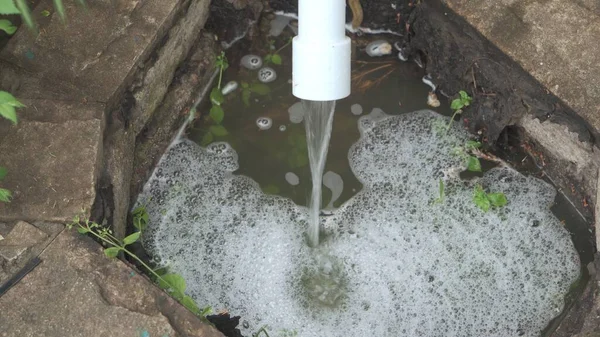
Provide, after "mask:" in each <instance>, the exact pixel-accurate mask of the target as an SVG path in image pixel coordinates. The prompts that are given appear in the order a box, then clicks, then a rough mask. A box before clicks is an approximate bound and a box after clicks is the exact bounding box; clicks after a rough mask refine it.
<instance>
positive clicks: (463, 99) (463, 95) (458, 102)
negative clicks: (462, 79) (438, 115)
mask: <svg viewBox="0 0 600 337" xmlns="http://www.w3.org/2000/svg"><path fill="white" fill-rule="evenodd" d="M458 94H459V97H458V98H456V99H454V100H453V101H452V103H450V108H451V109H452V110H454V113H453V114H452V118H450V122H448V125H447V126H446V132H448V130H450V127H451V126H452V122H454V118H455V117H456V115H460V114H461V113H462V109H463V108H464V107H467V106H469V105H470V104H471V101H473V98H472V97H471V96H469V94H467V92H466V91H464V90H461V91H459V92H458Z"/></svg>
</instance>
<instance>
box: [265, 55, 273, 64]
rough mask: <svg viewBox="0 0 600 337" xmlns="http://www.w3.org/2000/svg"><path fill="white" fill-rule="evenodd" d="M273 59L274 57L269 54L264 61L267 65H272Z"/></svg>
mask: <svg viewBox="0 0 600 337" xmlns="http://www.w3.org/2000/svg"><path fill="white" fill-rule="evenodd" d="M272 58H273V55H271V54H269V55H267V56H265V58H264V60H263V61H264V63H265V64H269V63H271V59H272Z"/></svg>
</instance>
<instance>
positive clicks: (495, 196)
mask: <svg viewBox="0 0 600 337" xmlns="http://www.w3.org/2000/svg"><path fill="white" fill-rule="evenodd" d="M487 197H488V199H489V201H490V203H491V204H492V206H494V207H502V206H504V205H506V203H507V202H508V200H506V196H505V195H504V193H501V192H498V193H488V195H487Z"/></svg>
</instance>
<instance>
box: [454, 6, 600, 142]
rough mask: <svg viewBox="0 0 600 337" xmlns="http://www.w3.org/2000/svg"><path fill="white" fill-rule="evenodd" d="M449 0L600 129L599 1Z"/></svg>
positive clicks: (488, 36) (505, 50) (492, 40)
mask: <svg viewBox="0 0 600 337" xmlns="http://www.w3.org/2000/svg"><path fill="white" fill-rule="evenodd" d="M443 1H444V2H445V3H446V4H447V5H448V6H449V7H450V8H451V9H453V10H454V11H456V12H457V13H458V14H460V15H461V16H463V17H464V18H465V19H466V20H467V21H468V22H469V23H470V24H471V25H473V26H474V27H475V28H477V30H479V31H480V32H481V33H482V34H483V35H484V36H485V37H486V38H488V39H489V40H490V41H491V42H493V43H494V44H495V45H496V46H498V47H499V48H500V49H501V50H502V51H503V52H504V53H506V54H507V55H508V56H510V57H511V58H513V59H514V60H515V61H516V62H517V63H519V64H520V65H521V66H522V67H523V68H524V69H525V70H527V71H528V72H529V73H530V74H531V75H533V77H535V78H536V79H537V80H538V81H540V83H542V84H543V85H544V86H545V87H546V88H547V89H548V90H550V91H551V92H552V93H553V94H555V95H556V96H557V97H559V98H561V99H562V100H564V101H565V102H566V103H567V104H568V105H569V106H570V107H571V108H573V109H574V110H575V111H577V113H579V114H580V115H581V116H582V117H584V118H585V119H586V120H587V121H588V122H589V123H590V124H592V125H593V126H594V127H595V128H596V130H600V85H598V81H599V79H600V62H599V61H598V60H599V55H600V44H599V43H598V37H599V36H600V14H599V11H598V9H599V8H600V7H599V6H600V5H598V1H596V0H580V1H564V0H546V1H539V0H518V1H517V0H483V1H482V0H443Z"/></svg>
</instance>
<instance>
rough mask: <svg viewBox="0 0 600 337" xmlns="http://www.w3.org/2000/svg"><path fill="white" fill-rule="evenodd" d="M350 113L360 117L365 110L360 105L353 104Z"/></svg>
mask: <svg viewBox="0 0 600 337" xmlns="http://www.w3.org/2000/svg"><path fill="white" fill-rule="evenodd" d="M350 112H352V114H353V115H356V116H358V115H360V114H362V113H363V108H362V106H361V105H360V104H352V106H351V107H350Z"/></svg>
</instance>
